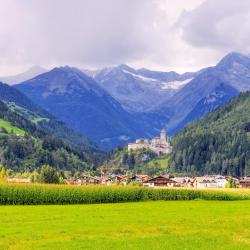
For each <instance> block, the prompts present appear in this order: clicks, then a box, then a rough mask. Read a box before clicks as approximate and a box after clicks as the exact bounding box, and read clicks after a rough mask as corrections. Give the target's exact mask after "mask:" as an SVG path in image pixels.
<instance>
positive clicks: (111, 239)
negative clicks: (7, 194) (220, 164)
mask: <svg viewBox="0 0 250 250" xmlns="http://www.w3.org/2000/svg"><path fill="white" fill-rule="evenodd" d="M249 211H250V201H201V200H196V201H145V202H131V203H115V204H114V203H113V204H87V205H49V206H45V205H41V206H0V218H1V219H0V249H4V250H5V249H10V250H23V249H25V250H29V249H95V250H104V249H105V250H106V249H119V250H120V249H121V250H122V249H126V250H129V249H145V250H148V249H152V250H155V249H171V250H173V249H186V250H189V249H190V250H191V249H192V250H193V249H199V250H200V249H227V250H229V249H232V250H235V249H240V250H243V249H250V213H249Z"/></svg>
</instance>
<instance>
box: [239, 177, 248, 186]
mask: <svg viewBox="0 0 250 250" xmlns="http://www.w3.org/2000/svg"><path fill="white" fill-rule="evenodd" d="M239 187H241V188H250V176H246V177H244V178H242V179H240V180H239Z"/></svg>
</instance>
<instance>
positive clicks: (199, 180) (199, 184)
mask: <svg viewBox="0 0 250 250" xmlns="http://www.w3.org/2000/svg"><path fill="white" fill-rule="evenodd" d="M226 183H227V178H226V177H225V176H221V175H207V176H202V177H196V178H195V179H194V187H196V188H224V187H225V185H226Z"/></svg>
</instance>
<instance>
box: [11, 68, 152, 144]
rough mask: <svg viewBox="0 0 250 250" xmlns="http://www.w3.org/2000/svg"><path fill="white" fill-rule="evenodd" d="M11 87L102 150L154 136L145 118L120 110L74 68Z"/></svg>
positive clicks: (92, 82) (92, 80)
mask: <svg viewBox="0 0 250 250" xmlns="http://www.w3.org/2000/svg"><path fill="white" fill-rule="evenodd" d="M15 88H17V89H18V90H20V91H21V92H23V93H24V94H25V95H27V96H28V97H29V98H30V99H31V100H32V101H33V102H35V103H37V104H38V105H40V106H41V107H42V108H44V109H45V110H47V111H48V112H49V113H51V114H52V115H54V116H55V117H57V118H59V119H60V120H62V121H64V122H65V123H67V124H68V125H69V126H70V127H71V128H73V129H74V130H76V131H78V132H80V133H81V134H83V135H85V136H87V137H89V138H90V139H92V140H93V141H95V142H97V143H98V144H99V145H101V146H102V147H105V148H112V147H114V146H117V145H121V144H125V143H127V142H128V141H130V140H134V139H136V138H137V137H138V136H139V137H140V136H143V137H149V136H152V135H153V134H154V128H153V127H152V126H150V123H149V122H147V119H142V120H141V119H138V116H136V115H135V114H131V113H129V112H127V111H126V110H124V109H123V108H122V106H121V104H120V103H119V102H118V101H117V100H116V99H114V98H113V97H112V96H111V95H110V94H109V93H108V92H107V91H106V90H105V89H104V88H102V87H101V86H100V85H99V84H98V83H97V82H96V81H95V80H94V79H93V78H91V77H89V76H87V75H86V74H84V73H83V72H82V71H80V70H79V69H76V68H72V67H68V66H66V67H59V68H54V69H53V70H51V71H49V72H46V73H44V74H41V75H39V76H37V77H35V78H33V79H31V80H28V81H25V82H23V83H21V84H18V85H15ZM140 116H142V115H140Z"/></svg>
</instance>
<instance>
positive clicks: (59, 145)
mask: <svg viewBox="0 0 250 250" xmlns="http://www.w3.org/2000/svg"><path fill="white" fill-rule="evenodd" d="M97 160H98V154H97V153H94V152H92V151H90V150H83V149H80V148H78V147H76V146H74V145H73V144H70V143H69V142H67V141H65V140H62V139H60V138H58V137H56V136H55V135H53V134H51V133H49V132H48V131H46V130H44V129H42V128H41V127H38V126H37V125H36V124H35V123H33V122H31V121H30V120H28V119H26V118H24V117H23V116H20V115H19V114H17V113H16V112H14V111H12V110H11V109H10V108H9V107H8V106H7V105H6V104H4V103H3V102H2V101H0V164H2V165H4V166H6V167H8V168H10V169H12V170H15V171H18V172H21V171H30V170H34V169H37V168H39V167H40V166H41V165H42V164H49V165H51V166H52V167H54V168H56V169H58V170H68V171H71V172H76V171H80V170H86V169H92V168H93V167H94V166H95V163H96V161H97Z"/></svg>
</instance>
